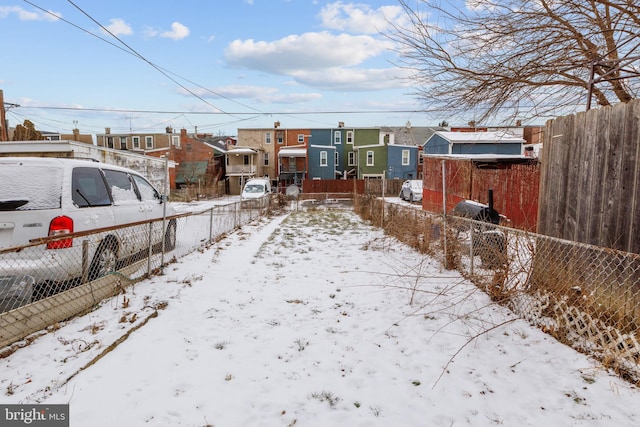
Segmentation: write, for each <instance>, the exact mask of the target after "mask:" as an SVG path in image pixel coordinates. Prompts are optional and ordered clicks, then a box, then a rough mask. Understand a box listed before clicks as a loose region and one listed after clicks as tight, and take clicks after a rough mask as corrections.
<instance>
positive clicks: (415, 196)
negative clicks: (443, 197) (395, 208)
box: [398, 179, 422, 203]
mask: <svg viewBox="0 0 640 427" xmlns="http://www.w3.org/2000/svg"><path fill="white" fill-rule="evenodd" d="M398 197H400V199H401V200H408V201H410V202H411V203H413V202H419V201H421V200H422V180H420V179H409V180H406V181H405V182H403V183H402V188H401V189H400V194H399V195H398Z"/></svg>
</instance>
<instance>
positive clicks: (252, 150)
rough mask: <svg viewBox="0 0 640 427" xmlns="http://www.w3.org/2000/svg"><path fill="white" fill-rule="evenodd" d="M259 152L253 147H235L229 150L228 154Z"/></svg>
mask: <svg viewBox="0 0 640 427" xmlns="http://www.w3.org/2000/svg"><path fill="white" fill-rule="evenodd" d="M256 153H258V152H257V151H256V150H254V149H253V148H233V149H231V150H228V151H227V154H229V155H231V154H256Z"/></svg>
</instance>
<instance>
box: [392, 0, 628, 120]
mask: <svg viewBox="0 0 640 427" xmlns="http://www.w3.org/2000/svg"><path fill="white" fill-rule="evenodd" d="M399 2H400V5H401V6H402V8H403V9H404V12H405V14H406V17H407V19H408V21H409V25H398V24H396V25H393V26H392V30H390V31H389V32H388V33H387V36H388V37H389V38H390V39H391V40H393V41H395V42H396V45H397V46H398V48H397V49H398V53H399V55H400V56H399V58H400V59H399V62H398V64H397V65H399V66H401V67H403V68H407V69H408V70H410V71H412V72H413V73H412V82H413V83H414V84H415V87H417V89H416V93H415V95H416V96H417V97H418V98H419V99H420V100H422V101H423V102H424V104H425V106H426V107H428V108H429V109H433V110H435V111H437V112H438V113H448V114H458V113H464V112H467V113H468V112H473V114H474V115H475V117H473V118H474V119H476V120H478V121H483V120H487V119H499V118H502V119H507V118H508V119H512V118H515V117H517V118H520V119H525V120H527V119H532V118H541V117H551V116H555V115H562V114H567V113H570V112H574V111H576V110H583V109H584V108H585V106H587V105H590V103H591V96H593V98H594V99H595V100H596V102H597V104H598V105H600V106H605V105H610V104H612V103H617V102H627V101H629V100H630V99H632V98H634V97H636V96H637V94H638V91H639V90H640V78H638V76H640V73H639V68H638V65H639V64H640V61H639V59H640V49H638V47H639V45H640V2H638V1H637V0H467V1H466V2H463V1H462V0H461V1H452V2H443V1H439V0H416V1H415V3H414V2H409V1H405V0H399ZM409 3H414V4H415V6H413V7H412V6H410V5H409ZM454 3H455V4H454ZM462 3H464V5H462ZM467 117H468V116H467Z"/></svg>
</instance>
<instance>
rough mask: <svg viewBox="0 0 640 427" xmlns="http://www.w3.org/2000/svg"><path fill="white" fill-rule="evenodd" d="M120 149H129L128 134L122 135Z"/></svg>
mask: <svg viewBox="0 0 640 427" xmlns="http://www.w3.org/2000/svg"><path fill="white" fill-rule="evenodd" d="M120 149H121V150H126V149H127V137H126V136H121V137H120Z"/></svg>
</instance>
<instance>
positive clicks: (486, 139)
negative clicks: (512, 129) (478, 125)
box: [434, 131, 526, 144]
mask: <svg viewBox="0 0 640 427" xmlns="http://www.w3.org/2000/svg"><path fill="white" fill-rule="evenodd" d="M434 135H440V136H441V137H443V138H445V139H446V140H448V141H450V142H455V143H459V144H464V143H469V144H483V143H485V144H494V143H496V142H501V143H504V142H513V143H521V144H524V143H525V142H526V141H525V140H524V138H522V137H520V136H515V135H513V134H510V133H507V132H505V131H497V132H449V131H438V132H436V133H435V134H434Z"/></svg>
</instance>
